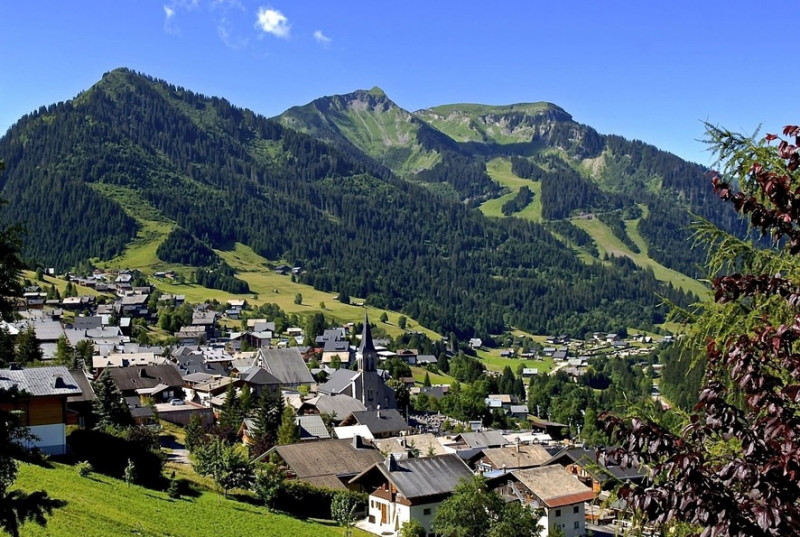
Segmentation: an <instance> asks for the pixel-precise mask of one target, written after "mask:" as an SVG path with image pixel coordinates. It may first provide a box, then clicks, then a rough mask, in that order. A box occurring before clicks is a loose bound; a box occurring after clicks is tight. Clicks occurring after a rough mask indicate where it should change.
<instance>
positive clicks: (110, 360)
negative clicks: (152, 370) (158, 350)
mask: <svg viewBox="0 0 800 537" xmlns="http://www.w3.org/2000/svg"><path fill="white" fill-rule="evenodd" d="M166 363H167V359H166V358H163V357H161V356H158V355H157V354H155V353H154V352H137V353H124V352H115V353H111V354H108V355H107V356H102V355H95V356H92V368H93V369H94V370H95V374H96V376H100V373H102V372H103V369H105V368H106V367H113V368H125V367H133V366H155V365H163V364H166Z"/></svg>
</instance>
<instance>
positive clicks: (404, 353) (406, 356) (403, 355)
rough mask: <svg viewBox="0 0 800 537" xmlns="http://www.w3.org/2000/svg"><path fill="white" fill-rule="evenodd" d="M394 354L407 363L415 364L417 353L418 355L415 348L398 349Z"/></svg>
mask: <svg viewBox="0 0 800 537" xmlns="http://www.w3.org/2000/svg"><path fill="white" fill-rule="evenodd" d="M396 354H397V356H398V357H399V358H400V359H401V360H403V361H404V362H405V363H407V364H408V365H417V355H419V351H418V350H417V349H398V350H397V353H396Z"/></svg>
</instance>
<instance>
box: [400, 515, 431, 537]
mask: <svg viewBox="0 0 800 537" xmlns="http://www.w3.org/2000/svg"><path fill="white" fill-rule="evenodd" d="M426 535H427V533H426V532H425V526H423V525H422V524H421V523H420V522H419V520H416V519H413V518H412V519H411V520H409V521H408V522H406V523H405V524H403V525H402V526H401V527H400V532H399V533H398V536H399V537H425V536H426Z"/></svg>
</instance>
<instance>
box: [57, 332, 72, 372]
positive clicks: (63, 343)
mask: <svg viewBox="0 0 800 537" xmlns="http://www.w3.org/2000/svg"><path fill="white" fill-rule="evenodd" d="M55 360H56V363H59V364H61V365H65V366H67V367H73V366H74V365H75V349H73V348H72V345H70V344H69V340H68V339H67V336H65V335H62V336H61V337H60V338H58V342H57V343H56V356H55Z"/></svg>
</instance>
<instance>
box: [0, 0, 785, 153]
mask: <svg viewBox="0 0 800 537" xmlns="http://www.w3.org/2000/svg"><path fill="white" fill-rule="evenodd" d="M494 4H497V5H494ZM765 5H767V4H765V3H762V2H743V1H737V0H733V1H725V2H722V1H717V0H713V1H702V0H701V1H698V0H694V1H684V0H677V1H669V2H649V1H642V0H638V1H635V2H634V1H617V2H614V1H611V2H600V1H593V2H590V1H583V0H576V1H573V2H556V1H551V2H542V1H534V0H530V1H519V2H492V3H490V2H486V1H480V2H477V1H472V0H461V1H435V0H428V1H426V2H419V1H415V0H406V1H404V2H381V1H375V0H370V1H361V0H358V1H337V2H334V1H330V0H328V1H313V0H291V1H290V0H269V1H266V0H255V1H250V0H168V1H163V0H158V1H156V0H153V1H150V0H102V1H101V0H86V1H84V0H81V1H76V2H67V1H63V0H58V1H26V0H8V1H4V2H2V3H0V20H2V21H3V25H2V26H3V28H2V31H0V73H2V75H1V76H0V133H4V132H5V131H6V130H7V129H8V127H10V126H11V125H12V124H13V123H14V122H15V121H16V120H17V119H19V118H20V117H21V116H22V115H23V114H25V113H28V112H31V111H33V110H35V109H37V108H38V107H39V106H41V105H46V104H50V103H54V102H58V101H63V100H67V99H70V98H72V97H74V96H75V95H76V94H77V93H78V92H80V91H82V90H85V89H88V88H89V87H90V86H91V85H92V84H94V83H95V82H97V81H98V80H99V79H100V77H101V76H102V74H103V73H104V72H106V71H109V70H111V69H114V68H116V67H129V68H131V69H134V70H137V71H140V72H143V73H146V74H148V75H151V76H154V77H157V78H162V79H165V80H167V81H168V82H171V83H173V84H176V85H180V86H183V87H185V88H187V89H190V90H193V91H196V92H200V93H204V94H207V95H217V96H221V97H225V98H227V99H228V100H229V101H231V102H232V103H234V104H236V105H239V106H243V107H247V108H251V109H253V110H255V111H256V112H258V113H261V114H264V115H266V116H273V115H277V114H279V113H281V112H282V111H283V110H285V109H286V108H288V107H290V106H293V105H300V104H305V103H307V102H309V101H311V100H313V99H315V98H317V97H321V96H323V95H332V94H337V93H347V92H350V91H353V90H356V89H360V88H364V89H369V88H371V87H373V86H380V87H381V88H382V89H383V90H384V91H386V93H387V94H388V95H389V97H390V98H392V99H393V100H394V101H395V102H396V103H397V104H399V105H400V106H402V107H404V108H406V109H409V110H417V109H420V108H426V107H429V106H435V105H439V104H450V103H459V102H477V103H485V104H511V103H517V102H531V101H550V102H553V103H555V104H557V105H559V106H561V107H562V108H564V109H565V110H567V112H569V113H570V114H572V116H573V117H574V118H575V120H577V121H579V122H581V123H586V124H589V125H591V126H593V127H595V128H596V129H597V130H598V131H600V132H601V133H606V134H619V135H622V136H625V137H626V138H629V139H634V138H635V139H640V140H644V141H646V142H649V143H652V144H654V145H656V146H658V147H660V148H662V149H666V150H668V151H672V152H674V153H676V154H678V155H680V156H682V157H684V158H687V159H690V160H693V161H695V162H700V163H702V164H708V163H710V155H709V154H708V153H707V152H706V151H705V146H704V145H703V144H702V143H701V142H699V141H698V139H700V138H702V136H703V125H702V122H703V121H706V120H707V121H710V122H712V123H715V124H719V125H722V126H724V127H727V128H730V129H733V130H739V131H744V132H748V133H751V132H753V131H754V130H755V129H756V128H757V127H758V126H759V125H760V124H763V128H764V131H768V132H776V131H779V130H780V129H781V127H783V125H784V124H786V123H791V122H793V123H796V122H798V121H800V117H798V113H797V112H798V106H797V104H796V101H795V99H794V97H795V94H796V92H797V88H798V78H799V77H800V71H798V69H797V67H796V65H797V62H796V58H794V51H795V49H796V21H797V20H798V10H797V9H796V8H790V7H789V6H790V5H791V4H774V7H771V8H769V9H767V8H765V7H764V6H765ZM780 6H782V7H780ZM784 101H786V103H785V104H784Z"/></svg>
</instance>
